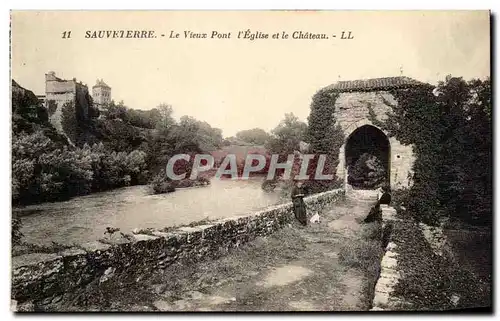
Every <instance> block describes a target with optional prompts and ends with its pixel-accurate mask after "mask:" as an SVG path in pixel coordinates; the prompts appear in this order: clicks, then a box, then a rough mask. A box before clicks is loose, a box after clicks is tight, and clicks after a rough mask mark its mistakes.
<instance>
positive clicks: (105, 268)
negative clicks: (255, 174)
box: [11, 189, 344, 305]
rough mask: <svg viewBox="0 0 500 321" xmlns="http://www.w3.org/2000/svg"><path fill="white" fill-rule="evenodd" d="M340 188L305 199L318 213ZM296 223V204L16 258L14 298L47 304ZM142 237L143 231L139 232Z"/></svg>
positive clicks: (226, 248)
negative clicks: (92, 284) (90, 285)
mask: <svg viewBox="0 0 500 321" xmlns="http://www.w3.org/2000/svg"><path fill="white" fill-rule="evenodd" d="M343 195H344V191H343V190H341V189H337V190H332V191H327V192H324V193H319V194H314V195H311V196H308V197H306V198H305V203H306V204H307V207H308V210H309V211H310V212H313V213H314V212H316V211H319V210H321V208H323V207H324V206H325V205H328V204H331V203H333V202H335V201H337V200H339V199H341V198H343ZM293 220H294V218H293V211H292V203H291V202H290V203H285V204H281V205H277V206H273V207H269V208H266V209H264V210H261V211H258V212H255V213H252V214H250V215H247V216H242V217H231V218H225V219H220V220H217V221H214V222H211V223H210V224H206V225H199V226H194V227H180V228H177V229H175V230H173V231H169V232H162V231H161V230H147V231H143V233H147V234H133V235H132V236H131V237H130V238H121V239H119V240H110V241H109V242H106V243H104V242H101V241H96V242H91V243H86V244H82V245H80V246H78V247H75V248H72V249H69V250H66V251H63V252H60V253H57V254H55V253H54V254H46V253H31V254H25V255H21V256H17V257H13V258H12V293H11V296H12V299H13V300H16V302H20V303H22V302H25V303H26V302H28V303H30V304H32V303H35V304H37V305H40V304H42V305H44V304H50V303H55V302H57V301H59V300H61V298H62V297H63V296H64V295H65V294H70V293H71V292H73V290H74V289H76V288H79V287H83V286H85V285H86V284H88V283H90V282H92V281H98V282H104V281H103V280H106V279H109V278H110V277H113V275H115V274H116V275H121V276H123V275H128V276H134V275H135V274H140V275H145V274H147V273H149V272H152V271H154V270H158V269H166V268H167V267H168V266H170V265H171V264H173V263H174V262H183V263H184V262H186V263H187V262H196V261H200V260H204V259H206V258H211V257H212V258H213V257H217V256H220V255H222V254H224V253H226V252H228V251H229V250H230V249H231V248H235V247H238V246H239V245H240V244H243V243H245V242H248V241H250V240H252V239H254V238H255V237H257V236H265V235H269V234H271V233H273V232H275V231H276V230H278V229H280V228H281V227H283V226H285V225H287V224H289V223H291V222H292V221H293ZM139 233H141V232H139Z"/></svg>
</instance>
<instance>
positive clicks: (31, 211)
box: [13, 178, 282, 245]
mask: <svg viewBox="0 0 500 321" xmlns="http://www.w3.org/2000/svg"><path fill="white" fill-rule="evenodd" d="M261 183H262V179H257V178H253V179H250V180H248V181H232V180H217V179H212V182H211V185H209V186H207V187H193V188H184V189H178V190H176V191H175V192H174V193H169V194H160V195H150V194H149V191H148V186H144V185H142V186H132V187H125V188H120V189H115V190H112V191H108V192H102V193H95V194H91V195H87V196H81V197H75V198H73V199H71V200H69V201H65V202H56V203H43V204H38V205H31V206H26V207H24V208H22V209H21V208H15V209H13V211H15V212H16V213H18V214H20V215H21V216H22V217H21V221H22V224H23V226H22V229H21V231H22V233H23V234H24V239H23V240H24V241H25V242H28V243H34V244H39V245H50V244H51V243H52V242H56V243H60V244H65V245H71V244H81V243H85V242H90V241H95V240H98V239H100V238H102V237H103V236H104V231H105V230H106V227H108V226H109V227H118V228H120V231H122V232H124V233H130V232H131V231H132V230H133V229H135V228H148V227H154V228H163V227H167V226H174V225H180V224H188V223H191V222H193V221H199V220H202V219H205V218H209V219H217V218H223V217H232V216H242V215H245V214H248V213H251V212H253V211H256V210H259V209H263V208H265V207H267V206H270V205H275V204H278V203H280V202H282V199H281V198H280V194H279V192H271V193H267V192H264V191H263V190H262V189H261Z"/></svg>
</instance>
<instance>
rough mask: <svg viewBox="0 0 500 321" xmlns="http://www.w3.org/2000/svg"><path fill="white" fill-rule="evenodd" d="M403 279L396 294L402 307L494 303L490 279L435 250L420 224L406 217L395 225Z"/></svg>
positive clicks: (438, 307)
mask: <svg viewBox="0 0 500 321" xmlns="http://www.w3.org/2000/svg"><path fill="white" fill-rule="evenodd" d="M393 241H394V242H395V243H396V244H397V246H398V254H399V256H398V269H399V270H400V272H401V275H402V277H401V279H400V280H399V283H398V284H397V285H396V287H395V291H394V295H396V296H397V297H400V298H402V299H403V301H404V302H405V303H404V305H402V306H400V307H398V309H402V310H428V311H439V310H450V309H466V308H478V307H488V306H490V305H491V298H490V291H491V288H490V286H491V284H490V281H489V280H485V279H482V278H480V277H478V276H477V275H476V274H474V273H473V272H471V271H470V270H469V269H467V268H464V266H463V265H461V264H459V262H458V261H457V260H455V259H454V257H453V256H452V255H451V256H448V255H444V256H439V255H437V254H435V253H434V252H433V251H432V249H431V247H430V245H429V244H428V243H427V241H426V240H425V237H424V235H423V234H422V231H421V230H420V229H419V228H418V225H417V224H416V223H415V222H413V221H411V220H404V221H401V222H399V223H398V224H396V225H395V228H394V231H393Z"/></svg>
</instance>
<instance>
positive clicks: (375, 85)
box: [326, 76, 431, 92]
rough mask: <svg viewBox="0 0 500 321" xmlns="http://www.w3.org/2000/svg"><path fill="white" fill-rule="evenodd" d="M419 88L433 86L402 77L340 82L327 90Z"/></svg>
mask: <svg viewBox="0 0 500 321" xmlns="http://www.w3.org/2000/svg"><path fill="white" fill-rule="evenodd" d="M418 86H431V85H430V84H427V83H423V82H420V81H418V80H415V79H412V78H409V77H405V76H400V77H385V78H372V79H360V80H346V81H339V82H336V83H334V84H331V85H330V86H327V87H326V89H330V90H333V91H336V92H350V91H375V90H388V89H399V88H410V87H418Z"/></svg>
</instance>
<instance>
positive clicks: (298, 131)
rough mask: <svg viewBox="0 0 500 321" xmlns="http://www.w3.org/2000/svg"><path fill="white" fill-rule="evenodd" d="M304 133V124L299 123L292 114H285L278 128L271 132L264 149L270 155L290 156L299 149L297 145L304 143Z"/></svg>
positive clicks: (305, 127) (305, 126) (305, 129)
mask: <svg viewBox="0 0 500 321" xmlns="http://www.w3.org/2000/svg"><path fill="white" fill-rule="evenodd" d="M306 131H307V124H306V123H304V122H302V121H300V120H299V118H298V117H297V116H295V115H294V114H293V113H287V114H285V117H284V119H283V120H281V121H280V123H279V124H278V126H276V128H274V129H273V130H272V131H271V137H270V139H269V140H268V142H267V145H266V147H267V149H268V150H269V151H270V152H271V153H275V154H280V155H289V154H292V153H293V152H294V151H295V150H299V149H300V147H299V143H300V142H301V141H304V139H305V135H306Z"/></svg>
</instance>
